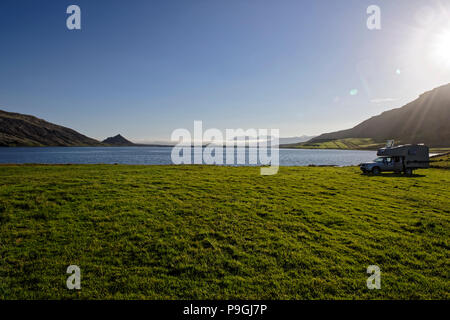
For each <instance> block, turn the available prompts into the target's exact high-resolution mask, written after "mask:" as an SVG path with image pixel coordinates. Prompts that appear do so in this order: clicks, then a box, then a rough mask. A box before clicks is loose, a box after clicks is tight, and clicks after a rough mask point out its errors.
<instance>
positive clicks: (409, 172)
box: [405, 168, 413, 176]
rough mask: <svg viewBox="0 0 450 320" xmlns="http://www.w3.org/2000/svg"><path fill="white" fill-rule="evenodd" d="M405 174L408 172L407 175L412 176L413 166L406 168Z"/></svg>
mask: <svg viewBox="0 0 450 320" xmlns="http://www.w3.org/2000/svg"><path fill="white" fill-rule="evenodd" d="M405 174H406V175H407V176H412V174H413V171H412V169H411V168H406V169H405Z"/></svg>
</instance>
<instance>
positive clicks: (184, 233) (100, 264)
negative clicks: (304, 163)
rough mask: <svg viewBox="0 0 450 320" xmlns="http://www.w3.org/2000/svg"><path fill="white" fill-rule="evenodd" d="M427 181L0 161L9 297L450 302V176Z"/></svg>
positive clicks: (318, 171) (1, 245) (0, 294)
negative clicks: (77, 275) (377, 286)
mask: <svg viewBox="0 0 450 320" xmlns="http://www.w3.org/2000/svg"><path fill="white" fill-rule="evenodd" d="M418 173H419V174H420V175H416V176H414V177H411V178H407V177H403V176H395V175H391V174H385V175H382V176H376V177H370V176H363V175H361V174H360V172H359V170H358V169H357V168H305V167H282V168H280V171H279V173H278V174H277V175H274V176H260V175H259V169H258V168H249V167H239V168H232V167H213V166H121V165H118V166H112V165H83V166H0V257H1V260H0V299H29V298H31V299H37V298H40V299H47V298H52V299H54V298H56V299H59V298H82V299H87V298H89V299H93V298H95V299H97V298H106V299H111V298H114V299H131V298H132V299H141V298H145V299H188V298H189V299H229V298H245V299H319V298H322V299H341V298H345V299H413V298H415V299H430V298H434V299H449V298H450V294H449V288H450V280H449V243H448V240H449V216H450V202H449V199H450V191H449V183H450V170H440V169H429V170H422V171H418ZM71 264H75V265H78V266H80V268H81V276H82V282H81V287H82V288H81V290H80V291H70V290H68V289H66V286H65V283H66V279H67V277H68V275H67V274H66V268H67V266H69V265H71ZM372 264H375V265H378V266H379V267H380V268H381V271H382V274H381V286H382V288H381V290H368V289H367V287H366V279H367V277H368V275H367V274H366V269H367V266H369V265H372Z"/></svg>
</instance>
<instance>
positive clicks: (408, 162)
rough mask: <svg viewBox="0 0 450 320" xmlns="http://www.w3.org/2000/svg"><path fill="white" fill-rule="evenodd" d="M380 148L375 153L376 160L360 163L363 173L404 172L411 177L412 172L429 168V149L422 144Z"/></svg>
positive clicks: (390, 145)
mask: <svg viewBox="0 0 450 320" xmlns="http://www.w3.org/2000/svg"><path fill="white" fill-rule="evenodd" d="M392 145H393V144H392V143H391V144H389V145H387V146H386V148H381V149H379V150H378V152H377V156H378V158H376V159H375V160H374V161H373V162H367V163H361V164H360V168H361V170H362V172H363V173H372V174H380V173H381V172H384V171H391V172H396V173H400V172H404V173H405V174H407V175H411V174H412V173H413V170H416V169H424V168H428V167H429V162H430V158H429V149H428V147H427V146H425V145H422V144H414V145H412V144H408V145H402V146H396V147H394V146H392Z"/></svg>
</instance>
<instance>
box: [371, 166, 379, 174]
mask: <svg viewBox="0 0 450 320" xmlns="http://www.w3.org/2000/svg"><path fill="white" fill-rule="evenodd" d="M380 172H381V171H380V168H378V167H375V168H373V169H372V174H375V175H379V174H380Z"/></svg>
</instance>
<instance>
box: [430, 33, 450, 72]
mask: <svg viewBox="0 0 450 320" xmlns="http://www.w3.org/2000/svg"><path fill="white" fill-rule="evenodd" d="M431 53H432V55H433V60H435V61H436V62H437V63H438V64H440V65H442V66H445V67H450V29H449V30H446V31H443V32H440V33H438V34H437V35H436V36H435V39H433V48H432V52H431Z"/></svg>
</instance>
